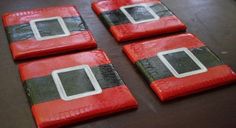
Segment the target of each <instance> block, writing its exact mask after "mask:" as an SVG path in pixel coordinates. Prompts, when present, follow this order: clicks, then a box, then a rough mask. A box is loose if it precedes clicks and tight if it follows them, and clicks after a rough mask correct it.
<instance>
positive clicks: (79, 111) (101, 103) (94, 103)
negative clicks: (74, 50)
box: [32, 85, 137, 128]
mask: <svg viewBox="0 0 236 128" xmlns="http://www.w3.org/2000/svg"><path fill="white" fill-rule="evenodd" d="M132 108H137V101H136V100H135V98H134V97H133V96H132V94H131V93H130V91H129V89H128V88H127V87H126V86H125V85H120V86H116V87H113V88H108V89H104V90H103V92H102V93H101V94H98V95H93V96H89V97H84V98H80V99H77V100H71V101H63V100H61V99H58V100H53V101H49V102H44V103H40V104H36V105H33V106H32V112H33V115H34V117H35V120H36V123H37V125H38V127H40V128H46V127H59V126H64V125H67V124H71V123H77V122H80V121H84V120H87V119H91V118H94V117H98V116H103V115H108V114H112V113H116V112H119V111H123V110H127V109H132Z"/></svg>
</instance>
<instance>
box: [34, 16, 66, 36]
mask: <svg viewBox="0 0 236 128" xmlns="http://www.w3.org/2000/svg"><path fill="white" fill-rule="evenodd" d="M35 24H36V26H37V29H38V31H39V34H40V36H41V37H46V36H55V35H62V34H65V33H64V31H63V29H62V27H61V25H60V23H59V21H58V20H57V19H52V20H45V21H37V22H35Z"/></svg>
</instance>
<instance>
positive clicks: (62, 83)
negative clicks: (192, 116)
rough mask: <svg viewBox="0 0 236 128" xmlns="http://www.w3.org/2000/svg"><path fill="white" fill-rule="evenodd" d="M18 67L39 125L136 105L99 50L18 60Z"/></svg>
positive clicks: (57, 124) (77, 119) (63, 122)
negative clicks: (28, 60)
mask: <svg viewBox="0 0 236 128" xmlns="http://www.w3.org/2000/svg"><path fill="white" fill-rule="evenodd" d="M19 71H20V75H21V79H22V81H23V83H24V88H25V91H26V93H27V96H28V99H29V102H30V104H31V109H32V113H33V116H34V118H35V121H36V123H37V126H38V127H40V128H48V127H50V128H51V127H60V126H64V125H68V124H71V123H75V122H80V121H83V120H87V119H91V118H94V117H98V116H103V115H108V114H112V113H115V112H119V111H123V110H127V109H132V108H137V102H136V100H135V98H134V97H133V96H132V94H131V93H130V91H129V89H128V88H127V86H126V85H125V84H124V82H123V81H122V80H121V78H120V77H119V75H118V73H117V72H116V71H115V69H114V67H113V65H112V64H111V61H110V60H109V59H108V57H107V56H106V54H105V53H104V52H103V51H102V50H95V51H90V52H82V53H78V54H71V55H65V56H60V57H54V58H48V59H42V60H37V61H33V62H29V63H24V64H20V65H19Z"/></svg>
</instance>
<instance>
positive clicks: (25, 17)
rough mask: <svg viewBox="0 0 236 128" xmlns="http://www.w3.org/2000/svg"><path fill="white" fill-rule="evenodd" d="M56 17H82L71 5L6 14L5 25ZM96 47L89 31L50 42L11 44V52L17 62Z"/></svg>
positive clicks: (28, 41)
mask: <svg viewBox="0 0 236 128" xmlns="http://www.w3.org/2000/svg"><path fill="white" fill-rule="evenodd" d="M56 16H60V17H73V16H80V14H79V12H77V10H76V8H75V7H74V6H69V5H68V6H58V7H48V8H38V9H33V10H26V11H19V12H12V13H5V14H4V15H3V24H4V26H5V27H7V26H12V25H20V24H24V23H29V21H31V20H34V19H39V18H49V17H56ZM96 47H97V45H96V41H95V40H94V38H93V35H92V33H91V32H90V31H89V30H88V31H77V32H72V33H71V35H69V36H65V37H60V38H54V39H48V40H36V39H35V38H29V39H26V40H21V41H16V42H10V48H11V52H12V55H13V58H14V59H15V60H19V59H28V58H34V57H41V56H47V55H52V54H58V53H64V52H69V51H74V50H85V49H91V48H96Z"/></svg>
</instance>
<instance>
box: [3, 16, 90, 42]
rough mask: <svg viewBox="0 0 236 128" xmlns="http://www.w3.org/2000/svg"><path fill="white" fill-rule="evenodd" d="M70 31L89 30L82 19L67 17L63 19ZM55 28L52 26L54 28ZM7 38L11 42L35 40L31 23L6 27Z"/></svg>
mask: <svg viewBox="0 0 236 128" xmlns="http://www.w3.org/2000/svg"><path fill="white" fill-rule="evenodd" d="M63 20H64V22H65V24H66V26H67V28H68V30H69V31H70V32H75V31H85V30H87V29H88V27H87V25H86V24H85V22H84V21H83V19H82V17H65V18H63ZM53 27H55V26H52V28H53ZM5 29H6V32H7V37H8V39H9V41H10V42H16V41H21V40H27V39H30V38H34V34H33V31H32V29H31V27H30V24H29V23H26V24H20V25H14V26H8V27H5ZM43 35H51V34H50V33H46V32H45V33H43Z"/></svg>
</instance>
